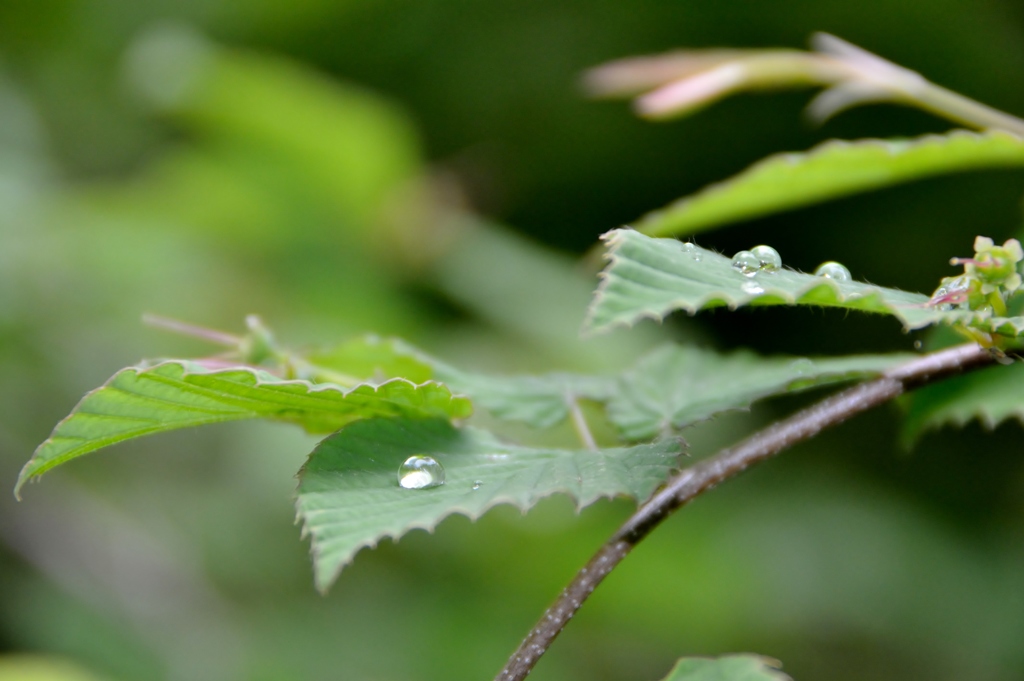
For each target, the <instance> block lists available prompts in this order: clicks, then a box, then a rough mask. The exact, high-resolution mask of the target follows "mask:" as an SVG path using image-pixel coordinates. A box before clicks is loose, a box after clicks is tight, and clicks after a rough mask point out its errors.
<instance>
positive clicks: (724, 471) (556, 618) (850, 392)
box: [495, 343, 996, 681]
mask: <svg viewBox="0 0 1024 681" xmlns="http://www.w3.org/2000/svg"><path fill="white" fill-rule="evenodd" d="M994 361H996V357H995V355H994V354H993V352H992V351H990V350H987V349H985V348H982V347H981V346H979V345H976V344H974V343H970V344H967V345H960V346H957V347H954V348H950V349H948V350H942V351H939V352H935V353H932V354H930V355H925V356H923V357H921V358H919V359H914V360H912V361H910V362H907V363H906V364H903V365H901V366H899V367H896V368H895V369H892V370H890V371H888V372H886V373H885V374H884V375H882V376H881V377H880V378H877V379H875V380H873V381H868V382H867V383H861V384H859V385H856V386H854V387H852V388H848V389H846V390H844V391H842V392H840V393H837V394H835V395H832V396H830V397H827V398H825V399H823V400H822V401H820V402H818V403H817V404H814V405H812V406H810V407H808V408H806V409H804V410H802V411H799V412H797V413H796V414H794V415H793V416H790V417H789V418H787V419H785V420H782V421H779V422H777V423H774V424H772V425H771V426H769V427H768V428H765V429H764V430H761V431H759V432H757V433H754V434H753V435H751V436H750V437H748V438H747V439H745V440H743V441H742V442H740V443H739V444H736V445H734V446H732V447H729V448H726V449H723V450H721V451H720V452H718V453H717V454H715V455H714V456H712V457H710V458H708V459H704V460H703V461H699V462H697V463H696V464H694V465H693V466H690V467H689V468H687V469H685V470H683V471H681V472H680V473H679V474H677V475H676V476H675V477H673V478H671V479H670V480H669V481H668V483H667V485H666V486H665V487H664V488H662V490H661V491H659V492H658V493H657V494H655V495H654V496H653V497H651V499H649V500H648V501H647V502H646V503H645V504H643V505H642V506H641V507H640V508H638V509H637V511H636V512H635V513H634V514H633V515H632V516H631V517H630V518H629V519H628V520H627V521H626V522H625V523H624V524H623V525H622V527H620V528H619V530H618V531H617V532H616V533H615V534H614V535H613V536H612V537H611V539H609V540H608V541H607V542H606V543H605V545H604V546H602V547H601V549H600V550H599V551H598V552H597V553H596V554H595V555H594V557H593V558H591V559H590V562H588V563H587V564H586V565H585V566H584V567H583V568H581V569H580V571H579V572H578V573H577V574H576V577H575V578H573V580H572V582H570V583H569V585H568V586H567V587H566V588H565V590H563V591H562V594H561V595H560V596H559V597H558V599H557V600H556V601H555V603H554V604H553V605H552V606H551V607H550V608H548V609H547V611H546V612H545V613H544V616H543V617H542V618H541V620H540V622H538V623H537V625H536V626H535V627H534V628H533V629H532V630H531V631H530V633H529V634H528V635H527V636H526V638H525V639H524V640H523V642H522V643H521V644H520V645H519V648H518V649H517V650H516V651H515V653H513V654H512V657H510V658H509V661H508V662H507V663H506V665H505V668H504V669H502V670H501V673H499V674H498V676H497V677H495V681H522V679H525V678H526V676H527V675H528V674H529V673H530V672H531V671H532V670H533V667H534V665H536V664H537V660H538V659H540V657H541V656H542V655H543V654H544V653H545V652H546V651H547V649H548V647H549V646H550V645H551V643H552V642H553V641H554V640H555V638H556V637H557V636H558V634H559V633H561V631H562V629H563V628H565V625H566V624H568V622H569V620H570V619H572V616H573V615H574V614H576V611H577V610H579V608H580V606H581V605H582V604H583V601H585V600H586V599H587V597H588V596H589V595H590V594H591V593H592V592H593V591H594V589H595V588H597V585H598V584H600V583H601V581H602V580H603V579H604V578H605V577H606V576H607V575H608V573H610V572H611V571H612V570H613V569H614V568H615V566H616V565H618V564H619V562H620V561H622V559H623V558H625V557H626V555H627V554H628V553H629V552H630V550H631V549H632V548H633V547H634V546H635V545H636V544H638V543H639V542H640V540H642V539H643V538H644V537H646V536H647V534H648V533H649V532H650V531H651V530H653V529H654V528H655V527H656V526H657V525H658V523H660V522H661V521H662V520H664V519H665V518H667V517H668V516H669V515H671V514H672V512H673V511H675V510H676V509H678V508H680V507H681V506H684V505H686V504H687V503H689V502H690V501H692V500H693V499H695V498H696V497H698V496H699V495H701V494H702V493H703V492H705V491H707V490H709V489H711V488H712V487H714V486H715V485H717V484H719V483H720V482H723V481H725V480H728V479H729V478H732V477H734V476H736V475H738V474H740V473H742V472H743V471H744V470H746V469H747V468H748V467H750V466H752V465H753V464H755V463H758V462H759V461H763V460H765V459H768V458H770V457H772V456H774V455H775V454H778V453H779V452H781V451H782V450H783V449H786V448H788V447H791V446H793V445H795V444H797V443H800V442H803V441H804V440H808V439H810V438H812V437H814V436H815V435H817V434H818V433H819V432H821V431H822V430H824V429H825V428H829V427H831V426H835V425H838V424H840V423H842V422H843V421H846V420H847V419H849V418H850V417H852V416H855V415H857V414H859V413H861V412H863V411H867V410H868V409H871V408H873V407H876V406H878V405H880V404H883V403H885V402H888V401H889V400H891V399H893V398H895V397H897V396H899V395H901V394H903V393H904V392H907V391H908V390H912V389H914V388H917V387H920V386H923V385H927V384H929V383H932V382H935V381H939V380H941V379H943V378H946V377H948V376H950V375H953V374H958V373H962V372H964V371H969V370H972V369H976V368H979V367H982V366H987V365H989V364H992V363H993V362H994Z"/></svg>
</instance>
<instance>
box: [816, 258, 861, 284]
mask: <svg viewBox="0 0 1024 681" xmlns="http://www.w3.org/2000/svg"><path fill="white" fill-rule="evenodd" d="M814 275H815V276H818V277H825V278H826V279H831V280H832V281H850V280H852V279H853V277H852V276H851V275H850V270H848V269H846V266H845V265H841V264H840V263H837V262H834V261H832V260H830V261H828V262H823V263H821V264H820V265H818V269H816V270H814Z"/></svg>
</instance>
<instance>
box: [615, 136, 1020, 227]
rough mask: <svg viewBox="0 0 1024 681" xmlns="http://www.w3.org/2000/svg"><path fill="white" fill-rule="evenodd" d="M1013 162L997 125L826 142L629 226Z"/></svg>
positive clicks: (762, 208)
mask: <svg viewBox="0 0 1024 681" xmlns="http://www.w3.org/2000/svg"><path fill="white" fill-rule="evenodd" d="M1017 166H1024V140H1021V138H1019V137H1017V136H1015V135H1012V134H1010V133H1008V132H1002V131H990V132H982V133H975V132H968V131H966V130H954V131H952V132H950V133H947V134H944V135H925V136H923V137H918V138H916V139H910V140H877V139H868V140H858V141H854V142H847V141H843V140H832V141H829V142H825V143H824V144H821V145H819V146H817V147H815V148H813V149H811V150H810V151H807V152H804V153H789V154H776V155H773V156H770V157H768V158H766V159H764V160H763V161H760V162H759V163H756V164H754V165H753V166H751V167H750V168H748V169H746V170H744V171H743V172H741V173H739V174H738V175H735V176H733V177H732V178H730V179H728V180H725V181H723V182H720V183H717V184H713V185H711V186H709V187H707V188H705V189H703V190H701V191H700V192H698V193H696V194H694V195H692V196H689V197H686V198H684V199H680V200H679V201H676V202H675V203H672V204H670V205H668V206H666V207H665V208H662V209H661V210H658V211H655V212H652V213H649V214H648V215H646V216H644V217H643V218H641V219H640V220H638V221H637V222H635V223H634V225H633V226H634V227H636V229H638V230H640V231H642V232H644V233H645V234H649V235H651V236H685V235H689V234H697V233H699V232H703V231H705V230H707V229H709V228H711V227H714V226H716V225H721V224H726V223H730V222H735V221H738V220H744V219H750V218H755V217H760V216H763V215H769V214H771V213H776V212H779V211H783V210H790V209H793V208H799V207H802V206H809V205H813V204H816V203H821V202H823V201H827V200H829V199H835V198H839V197H842V196H849V195H851V194H856V193H859V192H866V191H871V190H874V189H879V188H882V187H888V186H891V185H895V184H899V183H902V182H909V181H911V180H917V179H921V178H925V177H932V176H936V175H942V174H946V173H954V172H961V171H966V170H981V169H986V168H1004V167H1017Z"/></svg>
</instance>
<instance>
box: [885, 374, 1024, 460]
mask: <svg viewBox="0 0 1024 681" xmlns="http://www.w3.org/2000/svg"><path fill="white" fill-rule="evenodd" d="M908 402H909V405H910V406H909V409H908V410H907V415H906V419H905V420H904V422H903V431H902V433H901V438H902V440H903V443H904V444H905V445H906V446H908V447H909V446H911V445H913V444H914V442H916V441H917V440H918V439H919V438H920V437H921V435H923V434H924V433H925V432H927V431H929V430H932V429H936V428H940V427H942V426H947V425H952V426H957V427H963V426H964V425H966V424H967V423H968V422H970V421H972V420H974V419H977V420H978V421H980V422H981V423H982V425H984V426H985V427H986V428H989V429H994V428H995V427H996V426H998V425H999V424H1000V423H1002V422H1004V421H1006V420H1008V419H1011V418H1015V419H1017V420H1018V421H1020V422H1021V423H1024V364H1022V363H1021V362H1016V363H1015V364H1012V365H1010V366H993V367H989V368H987V369H982V370H980V371H974V372H971V373H969V374H964V375H963V376H954V377H953V378H949V379H946V380H945V381H941V382H940V383H935V384H933V385H930V386H927V387H925V388H921V389H920V390H915V391H914V392H913V393H912V394H911V395H910V396H909V399H908Z"/></svg>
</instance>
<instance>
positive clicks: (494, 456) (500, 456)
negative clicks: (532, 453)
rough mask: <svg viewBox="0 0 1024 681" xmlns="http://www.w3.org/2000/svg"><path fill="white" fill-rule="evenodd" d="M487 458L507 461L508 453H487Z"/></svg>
mask: <svg viewBox="0 0 1024 681" xmlns="http://www.w3.org/2000/svg"><path fill="white" fill-rule="evenodd" d="M486 458H487V460H488V461H506V460H508V454H487V455H486Z"/></svg>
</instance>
